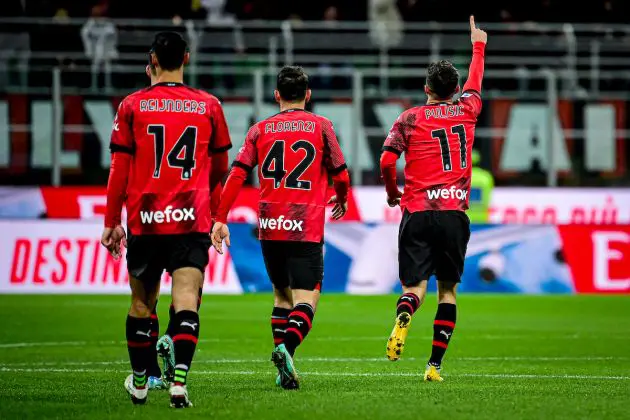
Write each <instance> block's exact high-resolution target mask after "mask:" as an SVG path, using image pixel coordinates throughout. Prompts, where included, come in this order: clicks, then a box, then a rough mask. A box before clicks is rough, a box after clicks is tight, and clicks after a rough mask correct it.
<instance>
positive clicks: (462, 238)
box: [381, 16, 488, 381]
mask: <svg viewBox="0 0 630 420" xmlns="http://www.w3.org/2000/svg"><path fill="white" fill-rule="evenodd" d="M470 32H471V41H472V44H473V57H472V62H471V64H470V71H469V74H468V80H467V81H466V84H465V85H464V89H463V93H462V95H461V97H460V99H459V100H458V101H454V100H453V96H454V95H455V94H456V93H458V91H459V74H458V72H457V69H455V67H454V66H453V64H451V63H450V62H448V61H445V60H441V61H438V62H435V63H432V64H431V65H430V66H429V68H428V70H427V81H426V85H425V93H426V94H427V96H428V97H429V98H428V101H427V103H426V105H423V106H418V107H415V108H411V109H408V110H407V111H405V112H403V113H402V115H400V116H399V117H398V119H397V120H396V122H395V123H394V125H393V127H392V129H391V130H390V132H389V135H388V136H387V139H386V140H385V145H384V147H383V154H382V155H381V172H382V175H383V178H384V180H385V185H386V189H387V203H388V204H389V205H390V206H392V207H394V206H396V205H400V207H401V209H402V211H403V217H402V221H401V224H400V231H399V235H398V239H399V242H398V247H399V249H398V263H399V275H400V281H401V283H402V286H403V294H402V296H401V297H400V298H399V299H398V302H397V309H396V322H395V325H394V329H393V331H392V333H391V335H390V337H389V340H388V341H387V357H388V358H389V359H390V360H393V361H394V360H398V359H399V358H400V356H401V353H402V351H403V347H404V345H405V339H406V337H407V332H408V329H409V325H410V323H411V317H412V316H413V314H414V312H415V311H417V310H418V309H419V307H420V305H421V304H422V302H423V301H424V297H425V294H426V291H427V282H428V280H429V277H430V276H431V275H433V274H435V275H436V277H437V281H438V308H437V313H436V315H435V321H434V323H433V344H432V352H431V357H430V359H429V362H428V364H427V367H426V370H425V374H424V379H425V381H442V380H443V379H442V376H441V373H440V371H441V365H442V358H443V357H444V353H445V352H446V349H447V347H448V344H449V342H450V340H451V337H452V335H453V330H454V329H455V319H456V306H455V291H456V289H457V284H458V283H459V282H460V281H461V275H462V273H463V271H464V258H465V255H466V248H467V246H468V240H469V239H470V221H469V219H468V216H466V213H464V211H465V210H467V209H468V199H469V197H468V194H469V192H470V178H471V168H472V164H471V152H472V145H473V140H474V134H475V125H476V123H477V117H478V115H479V113H480V112H481V82H482V79H483V67H484V51H485V47H486V42H487V38H488V36H487V34H486V33H485V32H484V31H482V30H481V29H478V28H477V27H476V25H475V19H474V17H473V16H471V17H470ZM403 153H404V154H405V189H404V194H403V193H401V192H400V191H399V190H398V186H397V183H396V160H397V159H398V158H399V157H400V155H401V154H403Z"/></svg>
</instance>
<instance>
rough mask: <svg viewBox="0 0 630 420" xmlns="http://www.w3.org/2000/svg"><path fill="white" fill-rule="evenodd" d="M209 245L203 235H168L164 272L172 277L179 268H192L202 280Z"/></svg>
mask: <svg viewBox="0 0 630 420" xmlns="http://www.w3.org/2000/svg"><path fill="white" fill-rule="evenodd" d="M211 244H212V242H211V240H210V237H209V236H208V235H207V234H205V233H200V232H199V233H187V234H182V235H170V236H169V237H168V243H167V244H166V246H165V248H166V249H167V250H168V253H167V255H166V258H167V261H166V270H167V271H168V272H169V274H171V275H173V273H174V272H175V271H176V270H178V269H180V268H194V269H197V270H198V271H200V272H201V276H202V278H203V274H204V273H205V271H206V267H207V266H208V260H209V257H208V251H209V249H210V245H211Z"/></svg>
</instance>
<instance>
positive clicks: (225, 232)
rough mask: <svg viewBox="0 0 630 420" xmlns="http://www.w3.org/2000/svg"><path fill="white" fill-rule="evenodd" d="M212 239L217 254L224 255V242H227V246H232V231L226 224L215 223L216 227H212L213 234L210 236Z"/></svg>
mask: <svg viewBox="0 0 630 420" xmlns="http://www.w3.org/2000/svg"><path fill="white" fill-rule="evenodd" d="M210 239H212V246H213V247H214V249H216V250H217V252H218V253H219V254H221V255H223V241H224V240H225V244H226V245H227V246H231V245H232V244H231V243H230V229H229V228H228V227H227V225H226V224H224V223H221V222H215V223H214V226H212V233H211V234H210Z"/></svg>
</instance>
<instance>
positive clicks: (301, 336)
mask: <svg viewBox="0 0 630 420" xmlns="http://www.w3.org/2000/svg"><path fill="white" fill-rule="evenodd" d="M289 331H293V332H294V333H295V335H297V336H298V337H300V343H301V342H302V341H304V336H303V335H302V333H301V332H300V330H298V329H297V328H287V330H286V331H285V332H284V333H285V334H287V333H288V332H289Z"/></svg>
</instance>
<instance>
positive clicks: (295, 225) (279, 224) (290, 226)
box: [258, 216, 304, 232]
mask: <svg viewBox="0 0 630 420" xmlns="http://www.w3.org/2000/svg"><path fill="white" fill-rule="evenodd" d="M303 224H304V220H291V219H285V218H284V216H280V217H278V218H277V219H269V218H266V217H261V218H259V219H258V225H259V226H260V228H261V229H270V230H288V231H291V232H302V231H303V230H304V229H303V228H302V225H303Z"/></svg>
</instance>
